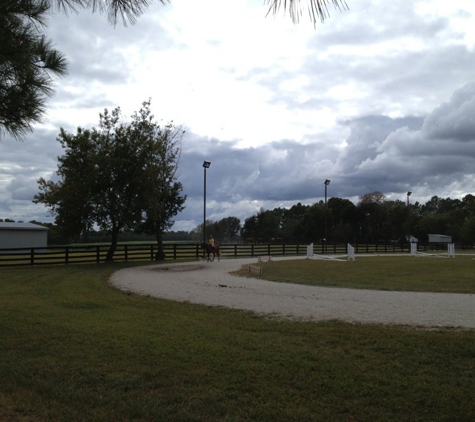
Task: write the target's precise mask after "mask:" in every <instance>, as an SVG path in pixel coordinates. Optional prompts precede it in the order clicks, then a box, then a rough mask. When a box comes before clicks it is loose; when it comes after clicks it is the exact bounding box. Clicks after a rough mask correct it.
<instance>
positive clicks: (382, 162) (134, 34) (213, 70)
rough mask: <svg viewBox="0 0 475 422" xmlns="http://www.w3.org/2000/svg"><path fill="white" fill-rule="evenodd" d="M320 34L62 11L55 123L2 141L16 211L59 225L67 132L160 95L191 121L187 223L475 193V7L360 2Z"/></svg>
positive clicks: (153, 14) (253, 10) (158, 13)
mask: <svg viewBox="0 0 475 422" xmlns="http://www.w3.org/2000/svg"><path fill="white" fill-rule="evenodd" d="M347 4H348V6H349V10H345V11H341V12H340V11H338V10H334V9H333V7H330V8H329V12H330V18H329V19H328V20H326V21H325V23H323V24H320V23H317V24H316V26H314V25H313V24H312V23H311V22H310V20H309V19H307V18H306V16H303V17H302V19H301V20H300V23H299V24H297V25H294V24H293V23H292V21H291V19H290V18H289V16H285V15H284V14H283V13H282V14H281V15H280V16H278V17H273V16H267V17H266V13H267V9H266V6H264V5H263V1H262V0H241V1H235V2H228V1H222V0H201V1H196V0H171V3H170V4H167V5H166V6H163V5H161V4H160V3H156V4H154V5H152V6H151V7H150V8H149V9H148V11H147V12H146V14H145V15H143V16H142V17H140V18H139V19H138V21H137V23H136V24H135V25H133V26H130V25H129V26H128V27H126V28H124V27H123V26H122V25H120V24H119V25H117V26H116V27H115V28H114V27H113V26H111V25H110V24H108V23H107V20H106V17H105V16H101V15H98V14H92V12H91V11H83V12H81V13H79V14H77V15H75V14H72V15H70V16H69V17H66V16H63V15H52V16H51V17H50V20H49V28H48V30H47V34H48V36H49V37H50V38H51V39H52V40H53V41H54V43H55V46H56V48H57V49H59V50H60V51H62V52H63V53H64V54H65V55H66V56H67V57H68V61H69V75H68V76H67V77H65V78H63V79H60V80H57V81H56V94H55V96H54V97H53V98H52V99H51V100H50V102H49V111H48V115H47V116H46V119H45V122H44V124H42V125H38V126H36V127H35V131H34V133H32V134H30V135H28V136H27V137H25V139H24V141H23V142H17V141H15V140H13V139H11V138H9V137H3V138H0V218H12V219H14V220H16V221H18V220H23V221H29V220H32V219H36V220H39V221H53V217H51V216H49V214H48V212H47V210H46V209H45V208H44V207H43V206H42V205H35V204H33V203H32V202H31V201H32V198H33V196H34V195H35V194H36V193H37V191H38V189H37V183H36V180H37V179H38V178H39V177H45V178H47V179H51V178H53V177H54V173H55V170H56V168H57V156H58V155H61V154H62V150H61V147H60V145H59V143H58V142H57V141H56V136H57V134H58V132H59V128H60V127H63V128H65V129H66V130H67V131H69V132H75V131H76V128H77V127H78V126H81V127H93V126H97V123H98V120H99V117H98V115H99V112H101V111H103V110H104V108H108V109H112V108H115V107H117V106H120V107H121V109H122V112H123V114H124V115H125V116H130V115H131V114H132V113H133V112H134V111H135V110H138V109H139V108H140V105H141V103H142V102H143V101H144V100H147V99H149V98H151V99H152V110H153V112H154V115H155V117H156V119H157V120H158V121H162V120H163V122H164V123H166V122H169V121H170V120H173V121H174V123H175V124H179V125H183V126H184V127H185V128H186V131H187V133H186V135H185V137H184V139H183V142H182V157H181V162H180V170H179V175H180V176H179V180H180V181H181V182H182V183H183V186H184V193H185V194H187V195H188V199H187V202H186V209H185V211H183V212H182V213H181V214H179V215H178V216H177V217H176V224H175V226H174V230H191V229H193V228H194V227H196V226H197V225H198V224H200V223H201V222H202V220H203V179H204V177H203V172H204V170H203V167H202V163H203V160H208V161H211V167H210V168H209V169H208V171H207V218H209V219H211V220H214V221H217V220H220V219H221V218H225V217H228V216H235V217H238V218H240V219H241V221H242V222H244V220H245V219H246V218H247V217H249V216H251V215H254V214H256V212H257V211H258V210H259V209H260V208H264V209H273V208H275V207H289V206H292V205H294V204H296V203H298V202H301V203H303V204H313V203H315V202H317V201H319V200H321V199H322V198H323V196H324V185H323V182H324V180H325V179H330V180H331V183H330V185H329V187H328V196H329V197H331V196H336V197H341V198H348V199H350V200H352V201H353V202H355V203H356V202H357V201H358V197H359V196H360V195H363V194H365V193H368V192H372V191H376V190H378V191H381V192H383V193H384V194H385V195H387V196H388V197H389V198H391V199H400V200H403V201H405V200H406V193H407V191H409V190H410V191H412V192H413V194H412V196H411V201H419V202H425V201H427V200H428V199H430V197H432V196H433V195H438V196H441V197H451V198H462V197H463V196H465V195H466V194H468V193H471V194H475V2H471V1H467V0H452V1H450V2H447V1H446V0H400V1H394V2H389V1H387V0H347Z"/></svg>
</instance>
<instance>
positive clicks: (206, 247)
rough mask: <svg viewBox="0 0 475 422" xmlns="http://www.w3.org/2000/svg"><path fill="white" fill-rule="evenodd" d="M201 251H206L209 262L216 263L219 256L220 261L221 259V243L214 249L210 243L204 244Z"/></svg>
mask: <svg viewBox="0 0 475 422" xmlns="http://www.w3.org/2000/svg"><path fill="white" fill-rule="evenodd" d="M201 249H204V250H205V252H206V254H207V255H208V261H207V262H210V261H214V257H215V256H218V261H219V259H220V258H221V251H220V250H219V243H215V244H214V248H212V247H211V245H210V244H209V243H205V242H203V243H202V244H201Z"/></svg>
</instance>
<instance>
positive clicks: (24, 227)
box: [0, 222, 49, 249]
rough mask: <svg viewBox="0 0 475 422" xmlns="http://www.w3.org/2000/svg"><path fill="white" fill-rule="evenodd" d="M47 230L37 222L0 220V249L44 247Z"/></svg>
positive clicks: (46, 243) (46, 242) (46, 244)
mask: <svg viewBox="0 0 475 422" xmlns="http://www.w3.org/2000/svg"><path fill="white" fill-rule="evenodd" d="M48 230H49V229H48V228H47V227H43V226H39V225H38V224H32V223H3V222H0V249H7V248H45V247H46V246H48Z"/></svg>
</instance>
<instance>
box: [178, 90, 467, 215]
mask: <svg viewBox="0 0 475 422" xmlns="http://www.w3.org/2000/svg"><path fill="white" fill-rule="evenodd" d="M474 115H475V82H474V83H469V84H467V85H465V86H463V87H462V88H460V89H459V90H457V91H456V92H455V93H454V94H453V96H452V97H451V98H450V99H449V101H447V102H446V103H444V104H442V105H440V106H439V107H437V108H436V109H434V110H433V111H432V113H430V114H429V115H428V116H427V117H426V118H425V119H423V118H420V117H406V118H397V119H393V118H390V117H387V116H366V117H360V118H357V119H353V120H347V121H343V122H341V124H342V125H344V126H347V127H349V128H350V131H351V132H350V135H349V136H348V137H347V139H346V146H345V147H344V148H343V149H342V150H341V151H340V153H339V155H338V157H337V159H335V160H328V156H327V152H328V151H332V150H331V148H329V147H328V146H326V145H325V144H322V143H317V142H315V143H309V144H300V143H298V142H295V141H292V140H282V141H276V142H272V143H270V144H267V145H265V146H256V147H251V148H244V149H236V146H235V145H236V143H237V142H220V141H219V140H217V139H208V138H197V137H194V136H193V134H190V135H189V138H188V139H187V140H186V142H185V144H184V149H183V154H182V166H181V179H180V180H181V181H182V183H183V185H184V189H185V192H186V193H187V194H188V202H187V206H189V207H191V209H190V210H188V211H186V210H185V212H184V215H185V216H188V217H189V218H190V219H191V214H192V212H195V213H198V215H199V213H200V208H201V209H202V198H203V196H202V195H203V179H204V175H203V168H202V163H203V160H209V161H211V162H212V164H211V167H210V168H209V169H208V170H207V189H208V213H209V214H208V215H209V216H210V218H211V219H212V217H213V216H214V217H215V219H219V217H220V216H221V215H222V216H223V217H221V218H224V217H225V216H226V215H225V214H223V213H221V211H220V207H221V206H222V204H226V205H225V207H226V206H227V211H228V212H230V213H231V214H230V215H235V216H238V217H239V218H241V219H243V218H245V216H246V214H243V212H248V213H249V210H250V209H252V207H250V206H249V204H250V203H254V202H259V204H267V205H268V206H271V207H272V208H274V207H277V206H281V204H286V205H292V204H295V203H297V202H302V203H313V202H315V201H317V200H320V199H321V198H322V195H323V188H322V186H323V185H322V183H323V181H324V179H325V178H330V179H331V180H332V182H331V190H330V191H331V195H332V196H336V197H343V198H355V197H356V198H357V197H359V196H361V195H363V194H365V193H368V192H373V191H381V192H383V193H384V194H386V195H389V196H391V197H393V198H395V199H404V195H405V193H406V192H407V190H413V191H416V192H417V195H418V196H417V198H416V200H418V201H419V202H424V201H425V200H428V199H429V198H430V197H432V196H433V195H439V196H444V192H447V189H448V187H449V186H452V188H453V185H454V183H455V184H456V185H457V189H458V190H460V191H465V192H473V186H472V185H471V184H470V181H471V180H472V179H471V178H472V176H473V169H474V168H475V121H474V119H473V117H472V116H474ZM197 146H199V148H197ZM333 152H334V151H332V153H333ZM330 155H331V154H330ZM233 211H234V213H233ZM201 212H202V211H201ZM247 216H249V215H247ZM197 224H198V223H197Z"/></svg>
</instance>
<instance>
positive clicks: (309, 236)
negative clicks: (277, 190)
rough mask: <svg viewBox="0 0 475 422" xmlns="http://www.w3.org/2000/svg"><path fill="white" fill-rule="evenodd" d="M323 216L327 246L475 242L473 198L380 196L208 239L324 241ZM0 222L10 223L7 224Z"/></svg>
mask: <svg viewBox="0 0 475 422" xmlns="http://www.w3.org/2000/svg"><path fill="white" fill-rule="evenodd" d="M325 213H326V219H327V224H326V226H327V230H326V232H327V241H328V243H346V242H350V243H375V242H380V243H383V242H384V243H406V242H407V236H409V235H412V236H414V237H416V238H418V239H419V241H420V242H426V241H427V240H428V234H444V235H450V236H452V239H453V240H454V241H455V242H461V243H464V244H470V245H471V244H474V243H475V196H473V195H466V196H465V197H464V198H463V199H451V198H440V197H438V196H433V197H432V198H431V199H430V200H429V201H427V202H426V203H425V204H421V203H419V202H415V203H414V204H408V203H406V202H404V201H400V200H396V201H393V200H389V199H388V198H387V197H386V196H385V195H384V194H382V193H381V192H372V193H367V194H365V195H362V196H361V197H360V198H359V201H358V203H357V204H354V203H353V202H351V201H350V200H348V199H344V198H330V199H329V200H328V202H327V207H326V210H325V203H324V202H323V201H320V202H318V203H315V204H313V205H302V204H301V203H297V204H296V205H293V206H292V207H291V208H288V209H287V208H275V209H273V210H263V209H261V210H260V211H259V212H258V213H257V214H256V215H253V216H251V217H249V218H246V220H245V221H244V223H243V224H241V221H240V220H239V218H237V217H226V218H223V219H221V220H219V221H211V220H207V221H206V234H207V236H209V235H210V234H212V235H213V236H214V237H215V239H216V240H217V241H218V242H220V243H234V242H236V243H238V242H242V241H244V242H245V241H248V242H265V243H267V242H285V243H311V242H319V241H321V240H322V239H324V238H325ZM0 221H6V222H9V221H10V222H14V220H10V219H5V220H2V219H0ZM31 223H36V224H41V225H43V226H46V227H49V229H50V230H49V240H48V243H49V244H67V243H69V242H70V241H71V239H70V238H68V237H67V236H65V235H64V233H63V232H61V230H60V229H59V228H58V226H57V225H55V224H52V223H40V222H37V221H31ZM110 239H111V234H110V232H109V231H107V230H99V231H96V230H88V231H87V232H84V233H83V234H82V236H81V238H79V239H76V241H80V242H110ZM154 239H155V237H154V236H153V235H148V234H146V233H143V232H142V233H138V232H137V231H134V230H124V231H122V232H121V233H120V240H121V241H148V240H154ZM202 239H203V224H200V225H198V226H197V227H195V228H194V229H193V230H191V231H189V232H188V231H184V230H182V231H171V230H168V231H166V232H164V233H163V240H164V241H174V242H177V241H192V242H201V240H202Z"/></svg>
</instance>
